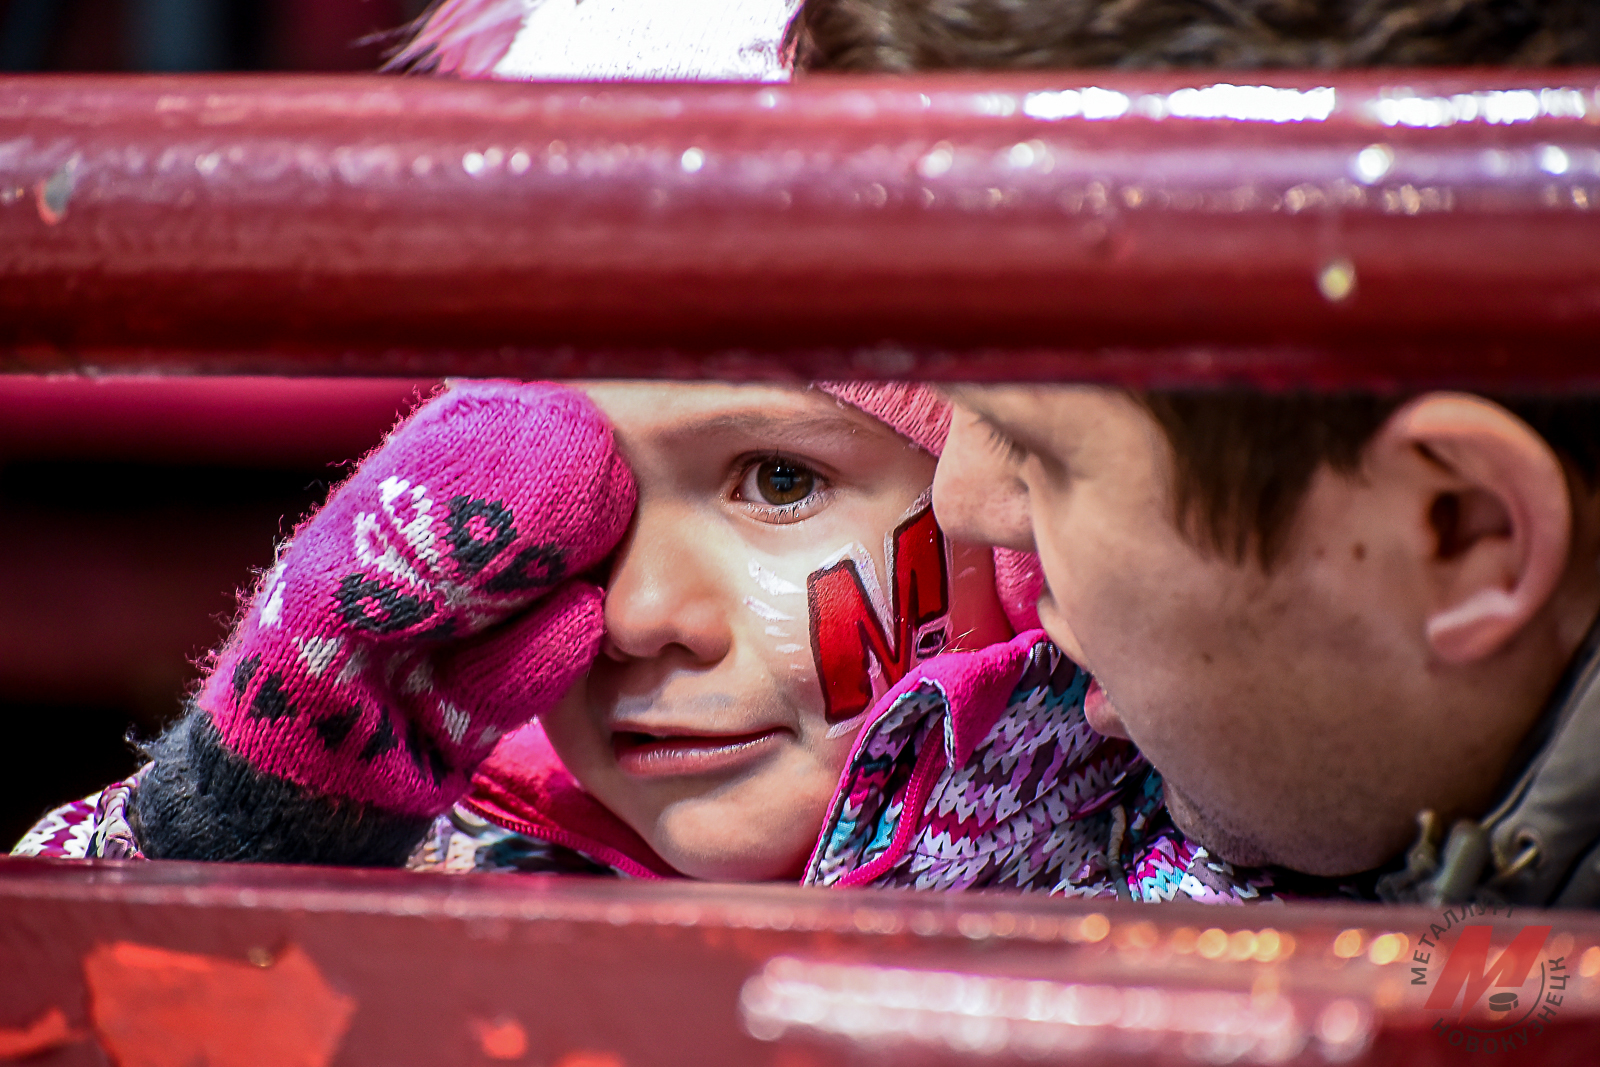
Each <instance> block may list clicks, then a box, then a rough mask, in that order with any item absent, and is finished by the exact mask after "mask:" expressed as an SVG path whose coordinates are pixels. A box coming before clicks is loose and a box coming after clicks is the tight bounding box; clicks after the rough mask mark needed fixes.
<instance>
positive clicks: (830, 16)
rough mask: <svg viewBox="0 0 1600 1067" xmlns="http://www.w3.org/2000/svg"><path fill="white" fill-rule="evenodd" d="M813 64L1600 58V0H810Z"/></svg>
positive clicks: (802, 19)
mask: <svg viewBox="0 0 1600 1067" xmlns="http://www.w3.org/2000/svg"><path fill="white" fill-rule="evenodd" d="M793 31H794V34H795V43H796V45H797V51H796V59H797V65H798V66H799V68H800V69H802V70H838V71H881V72H908V71H916V70H1041V69H1062V68H1070V67H1113V68H1119V69H1125V70H1165V69H1173V68H1182V67H1212V68H1231V69H1249V68H1259V67H1312V68H1324V69H1326V68H1335V67H1370V66H1440V65H1450V66H1470V65H1478V64H1486V63H1487V64H1495V65H1519V66H1548V65H1552V64H1575V63H1597V62H1600V3H1596V2H1595V0H807V2H806V3H805V4H804V6H803V8H802V10H801V12H800V14H799V16H798V18H797V20H796V22H795V25H794V27H793Z"/></svg>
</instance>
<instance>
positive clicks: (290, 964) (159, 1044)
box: [0, 860, 1600, 1067]
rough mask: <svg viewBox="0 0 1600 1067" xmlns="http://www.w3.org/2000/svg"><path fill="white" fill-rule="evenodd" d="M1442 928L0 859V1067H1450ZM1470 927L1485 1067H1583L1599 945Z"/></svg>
mask: <svg viewBox="0 0 1600 1067" xmlns="http://www.w3.org/2000/svg"><path fill="white" fill-rule="evenodd" d="M1446 921H1447V920H1446V919H1445V918H1444V916H1442V915H1441V914H1440V913H1437V912H1433V911H1430V910H1428V909H1422V908H1386V907H1381V906H1355V905H1349V906H1338V905H1304V906H1294V907H1289V908H1281V907H1263V908H1216V907H1205V906H1202V905H1192V904H1191V905H1183V904H1171V905H1163V906H1159V907H1151V906H1148V905H1131V904H1130V905H1119V904H1116V903H1115V902H1109V903H1106V902H1085V901H1063V900H1059V899H1054V900H1052V899H1041V898H1037V897H1021V896H1004V895H1000V896H993V895H965V894H935V893H926V894H924V893H905V892H893V891H872V890H867V891H823V890H803V889H794V888H780V887H772V886H765V887H763V886H714V885H704V884H694V883H687V882H680V883H662V884H654V885H646V884H630V883H627V882H621V881H610V880H596V879H588V878H581V877H562V876H543V875H503V876H495V875H483V876H477V877H472V876H464V877H452V876H430V875H408V874H406V873H404V872H395V871H364V872H358V871H326V870H323V871H318V870H305V869H301V870H295V869H289V868H271V867H232V866H226V865H199V864H183V863H156V864H137V863H136V864H108V863H96V864H92V865H87V864H70V863H59V862H54V863H53V862H50V861H41V860H10V861H0V961H3V962H4V964H5V966H3V967H0V1062H4V1061H6V1060H8V1059H13V1058H14V1059H21V1058H23V1057H24V1055H34V1056H39V1057H40V1058H39V1059H37V1060H29V1062H30V1063H33V1062H37V1063H41V1064H48V1065H50V1067H69V1065H70V1067H77V1065H80V1064H82V1065H89V1064H95V1065H99V1064H104V1063H106V1062H107V1056H108V1055H109V1057H110V1059H111V1061H112V1062H114V1063H116V1064H118V1065H119V1067H158V1065H164V1064H175V1065H176V1064H190V1063H210V1064H250V1065H252V1067H256V1065H259V1067H280V1065H282V1067H288V1065H289V1064H294V1065H296V1067H328V1065H329V1064H397V1065H406V1064H419V1065H420V1064H429V1065H440V1067H447V1065H455V1064H460V1065H467V1064H491V1063H495V1062H518V1063H523V1064H540V1065H549V1067H651V1065H656V1064H688V1063H694V1064H718V1065H720V1064H729V1065H732V1064H739V1065H745V1067H765V1065H771V1067H801V1065H814V1067H822V1065H824V1064H850V1063H889V1064H908V1065H910V1064H916V1065H919V1067H920V1065H923V1064H951V1065H955V1064H976V1063H994V1064H1017V1063H1025V1062H1045V1063H1073V1064H1086V1065H1100V1064H1118V1065H1121V1064H1128V1063H1139V1064H1141V1065H1151V1067H1161V1065H1167V1064H1221V1063H1254V1064H1338V1063H1359V1064H1365V1065H1375V1064H1382V1065H1389V1064H1393V1065H1397V1067H1398V1065H1405V1067H1417V1065H1428V1064H1453V1063H1461V1062H1476V1061H1477V1059H1478V1058H1479V1057H1476V1056H1470V1057H1467V1058H1465V1059H1464V1058H1463V1053H1464V1052H1465V1047H1464V1046H1465V1037H1464V1036H1462V1035H1460V1034H1458V1035H1457V1037H1456V1040H1455V1041H1454V1043H1452V1040H1451V1032H1452V1030H1458V1029H1459V1027H1457V1026H1455V1024H1454V1020H1449V1021H1448V1023H1447V1024H1446V1025H1441V1026H1439V1027H1435V1023H1436V1022H1438V1021H1439V1019H1440V1018H1442V1017H1443V1016H1444V1014H1445V1013H1442V1012H1440V1011H1437V1010H1435V1011H1429V1010H1427V1009H1425V1008H1424V1007H1423V1005H1422V1002H1423V1000H1424V999H1425V996H1424V994H1425V992H1426V991H1425V990H1424V991H1421V992H1419V991H1417V990H1415V989H1413V988H1412V987H1411V980H1412V978H1413V974H1414V972H1413V971H1412V968H1413V967H1415V966H1417V964H1416V962H1415V960H1414V954H1422V955H1427V953H1428V948H1427V947H1426V946H1427V945H1431V944H1434V941H1433V940H1432V939H1431V938H1430V936H1429V935H1430V931H1431V930H1432V928H1433V926H1434V924H1443V923H1445V922H1446ZM1449 921H1450V922H1451V924H1452V925H1458V924H1459V922H1460V921H1461V916H1458V915H1454V914H1453V915H1452V916H1451V918H1450V920H1449ZM1470 921H1471V922H1472V923H1474V924H1480V925H1490V926H1493V927H1494V929H1495V935H1494V936H1495V943H1496V944H1497V945H1503V944H1504V943H1505V942H1506V941H1507V940H1509V939H1510V938H1511V937H1512V936H1513V935H1514V933H1515V932H1516V930H1517V929H1519V928H1520V927H1521V926H1522V925H1524V924H1525V923H1531V922H1548V923H1552V924H1554V928H1553V930H1552V931H1551V933H1550V935H1549V939H1548V942H1547V944H1548V949H1547V952H1546V953H1545V955H1546V956H1549V957H1551V958H1555V957H1561V963H1560V965H1559V969H1560V970H1561V971H1564V972H1566V974H1565V975H1564V976H1562V977H1561V979H1560V982H1559V987H1560V992H1559V993H1557V992H1555V991H1554V990H1555V989H1556V983H1555V982H1554V981H1553V980H1552V981H1551V982H1547V983H1546V986H1548V988H1550V989H1551V990H1552V992H1551V993H1550V996H1553V997H1558V998H1559V999H1558V1000H1557V1001H1551V1002H1549V1003H1550V1004H1551V1007H1550V1008H1549V1009H1548V1010H1547V1011H1546V1015H1547V1016H1548V1018H1547V1019H1546V1021H1545V1022H1544V1023H1542V1024H1540V1025H1539V1026H1537V1027H1534V1026H1532V1025H1529V1026H1528V1027H1526V1028H1525V1030H1526V1033H1524V1034H1523V1036H1522V1039H1521V1040H1520V1041H1519V1040H1518V1039H1517V1038H1516V1037H1515V1036H1513V1037H1511V1038H1510V1039H1509V1041H1508V1042H1507V1043H1506V1044H1505V1047H1503V1048H1502V1047H1501V1039H1500V1038H1499V1037H1496V1040H1495V1053H1496V1054H1495V1055H1494V1056H1493V1058H1492V1059H1491V1060H1489V1062H1496V1063H1511V1064H1540V1065H1545V1064H1589V1063H1592V1062H1593V1054H1594V1050H1595V1048H1596V1047H1597V1040H1600V978H1597V977H1596V972H1600V919H1597V918H1595V917H1594V916H1593V915H1590V914H1586V913H1581V912H1561V913H1536V912H1528V913H1518V914H1516V915H1514V916H1511V917H1510V918H1509V919H1508V918H1507V917H1506V916H1505V915H1503V914H1502V915H1498V916H1495V915H1487V914H1485V915H1483V916H1471V917H1470ZM1434 936H1435V937H1437V936H1438V935H1434ZM1424 939H1428V940H1426V942H1425V940H1424ZM1541 965H1542V966H1544V965H1546V964H1544V963H1542V964H1541ZM1549 966H1550V967H1552V968H1554V967H1555V966H1556V965H1554V964H1550V965H1549ZM1423 969H1424V970H1425V971H1426V970H1428V968H1426V967H1425V968H1423ZM1437 970H1438V968H1437V965H1434V966H1433V968H1432V971H1433V972H1434V975H1433V979H1434V980H1436V972H1437ZM1524 999H1526V998H1524ZM1537 1007H1538V1006H1537V1005H1532V1004H1524V1005H1523V1006H1522V1008H1521V1009H1519V1011H1518V1014H1521V1013H1522V1012H1523V1011H1527V1012H1529V1013H1531V1012H1533V1011H1534V1010H1536V1009H1537ZM1535 1031H1537V1032H1535ZM1473 1036H1474V1041H1475V1042H1481V1040H1482V1037H1481V1035H1477V1034H1474V1035H1473Z"/></svg>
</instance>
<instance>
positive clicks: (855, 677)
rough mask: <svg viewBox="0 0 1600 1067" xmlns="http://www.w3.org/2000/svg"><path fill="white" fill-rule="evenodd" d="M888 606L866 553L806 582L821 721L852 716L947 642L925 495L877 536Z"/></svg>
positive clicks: (940, 564)
mask: <svg viewBox="0 0 1600 1067" xmlns="http://www.w3.org/2000/svg"><path fill="white" fill-rule="evenodd" d="M884 555H885V562H886V566H887V568H888V571H889V574H890V576H891V581H890V587H889V592H890V597H891V599H890V601H889V603H887V604H886V603H884V598H883V592H882V590H881V589H880V587H879V585H878V581H877V575H876V574H874V573H873V567H872V559H871V557H870V556H868V555H867V554H866V552H864V551H861V550H859V547H857V550H856V551H854V552H851V551H850V550H846V551H845V552H844V553H841V556H842V557H843V558H840V559H839V560H838V561H837V562H834V563H829V564H824V566H823V567H822V568H821V569H820V570H817V571H813V572H812V574H811V576H810V577H809V578H807V580H806V593H807V599H808V603H809V607H810V611H811V650H812V653H813V654H814V655H815V656H816V661H817V680H818V681H819V682H820V683H821V684H822V699H823V702H824V707H825V709H826V711H827V716H828V721H829V722H830V723H838V722H840V721H842V720H847V719H850V718H853V717H854V716H857V715H859V714H861V713H862V712H864V711H866V710H867V709H868V708H869V707H871V706H872V702H873V700H874V699H876V698H877V697H878V696H880V695H881V694H882V693H884V692H886V691H887V690H888V689H889V687H890V686H892V685H894V683H895V682H898V681H899V680H900V679H901V678H902V677H904V675H905V673H906V672H907V671H909V670H910V669H911V667H912V665H913V664H915V663H917V662H919V661H921V660H924V659H927V658H928V657H929V656H932V655H935V654H936V653H938V652H939V651H940V650H942V649H943V648H944V647H945V646H946V645H947V644H949V641H950V625H949V622H950V560H949V551H948V548H947V547H946V544H945V539H944V532H943V531H942V530H940V529H939V524H938V523H937V522H935V521H934V518H933V508H932V506H931V504H930V503H929V502H928V498H927V497H926V496H924V497H923V499H921V500H919V501H918V502H917V504H916V505H915V506H913V508H912V510H911V512H910V513H909V514H908V516H907V517H906V518H905V519H904V520H902V521H901V523H900V525H899V526H897V527H896V528H895V530H894V532H893V533H892V534H890V535H889V536H888V537H886V538H884Z"/></svg>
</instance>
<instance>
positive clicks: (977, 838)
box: [806, 642, 1335, 903]
mask: <svg viewBox="0 0 1600 1067" xmlns="http://www.w3.org/2000/svg"><path fill="white" fill-rule="evenodd" d="M1088 683H1089V678H1088V676H1087V675H1086V674H1084V673H1083V672H1082V671H1080V670H1079V669H1078V667H1077V666H1076V665H1075V664H1073V663H1072V662H1071V661H1070V660H1068V659H1067V658H1066V657H1065V656H1063V655H1061V653H1060V652H1059V651H1057V650H1056V649H1055V647H1054V646H1052V645H1050V644H1048V643H1045V642H1041V643H1039V644H1037V645H1035V646H1034V648H1033V650H1032V652H1031V654H1030V660H1029V663H1028V666H1027V668H1026V669H1025V670H1024V672H1023V675H1022V678H1021V680H1020V681H1019V682H1018V684H1017V687H1016V689H1015V690H1014V691H1013V693H1012V695H1011V698H1010V700H1009V701H1008V703H1007V706H1006V709H1005V711H1004V712H1003V713H1002V714H1001V716H1000V717H999V719H998V720H997V721H996V722H995V724H994V726H993V727H992V728H991V729H990V731H989V733H988V735H987V736H986V737H985V738H984V740H983V741H982V743H981V744H979V746H978V747H977V749H976V750H975V751H974V752H973V754H972V757H971V758H970V759H968V760H967V761H966V763H965V764H964V765H963V766H961V767H951V766H948V765H947V764H948V761H947V760H946V759H945V754H944V752H943V751H942V750H943V749H944V748H945V747H946V746H945V745H944V744H943V743H942V742H943V739H944V735H945V733H946V723H947V722H948V715H949V708H948V706H947V704H946V701H945V697H944V694H943V692H942V691H941V690H940V689H939V688H938V687H936V686H934V685H930V684H925V685H922V686H920V687H918V688H916V689H914V690H912V691H910V692H908V693H906V694H905V695H904V696H902V697H901V698H900V700H899V701H898V702H897V703H896V704H895V706H894V707H893V708H892V709H890V710H889V711H888V712H887V713H885V714H884V715H883V716H882V717H881V718H879V719H878V721H877V722H876V723H875V724H874V725H873V726H872V727H869V729H870V730H872V733H871V735H870V736H868V737H867V738H864V739H863V741H862V744H861V745H860V746H859V747H858V756H857V759H856V762H855V764H854V765H853V766H852V767H851V768H850V769H849V770H848V771H847V772H846V774H845V781H844V788H845V789H846V790H847V791H848V792H847V796H846V798H845V799H844V802H843V803H842V804H840V805H839V806H838V810H837V813H836V815H835V818H834V820H833V823H832V825H830V826H829V827H827V828H826V829H825V830H824V832H823V844H822V847H821V848H820V849H819V850H818V854H817V857H816V858H815V859H814V860H813V862H812V866H811V870H810V871H809V872H808V874H807V878H806V882H807V883H808V884H811V885H836V884H840V883H844V882H848V883H849V884H864V885H873V886H882V887H901V888H913V889H933V890H946V891H960V890H972V889H1003V890H1011V891H1021V892H1025V893H1050V894H1056V895H1063V896H1082V897H1117V896H1123V897H1125V898H1129V899H1133V900H1139V901H1148V902H1152V903H1154V902H1159V901H1166V900H1172V899H1175V898H1177V897H1179V896H1183V897H1187V898H1190V899H1194V900H1199V901H1204V902H1207V903H1250V902H1256V901H1262V900H1270V899H1276V894H1275V893H1274V877H1273V874H1272V872H1269V871H1262V870H1240V869H1235V868H1234V867H1233V866H1232V865H1230V864H1227V863H1225V862H1222V861H1221V860H1218V859H1216V858H1214V857H1212V856H1210V855H1209V854H1207V852H1206V851H1205V849H1204V848H1201V847H1200V846H1197V845H1195V844H1193V843H1192V842H1190V841H1188V840H1187V839H1186V838H1184V836H1183V834H1182V833H1181V832H1180V831H1179V830H1178V829H1177V828H1176V827H1175V826H1173V824H1172V820H1171V819H1170V818H1169V817H1168V816H1167V813H1166V808H1165V806H1164V805H1163V803H1162V787H1161V778H1160V776H1159V775H1158V774H1156V773H1155V771H1154V770H1153V769H1151V768H1150V767H1149V765H1148V764H1146V763H1145V761H1144V759H1143V758H1142V757H1141V756H1139V755H1138V753H1137V752H1136V751H1135V750H1134V749H1133V748H1132V746H1130V745H1128V744H1126V743H1125V742H1121V741H1111V740H1108V739H1107V738H1104V737H1102V736H1100V735H1098V734H1096V733H1095V732H1094V731H1093V730H1092V729H1090V727H1089V724H1088V722H1087V720H1085V719H1084V716H1083V697H1084V693H1085V691H1086V689H1087V687H1088ZM930 742H932V744H933V746H934V747H933V748H931V749H930V747H929V746H930ZM933 764H945V765H943V766H942V767H941V769H940V770H939V773H938V778H937V781H936V782H935V783H934V785H933V787H932V789H931V790H930V791H929V793H928V795H927V799H926V800H925V801H924V802H923V803H922V805H921V818H920V820H919V825H918V826H917V827H916V828H915V837H914V840H913V841H912V843H911V844H910V847H909V848H907V849H905V851H904V852H903V853H902V854H901V855H900V856H899V858H898V859H896V860H894V861H893V862H892V863H891V864H890V865H889V866H888V868H887V869H886V870H884V871H883V872H882V873H879V874H877V875H876V877H873V878H871V879H870V880H866V881H858V880H854V879H850V878H849V877H848V876H849V875H851V874H852V873H853V872H858V871H861V870H863V869H866V868H867V867H868V865H869V864H872V863H873V862H874V861H876V860H879V859H881V858H882V857H884V856H885V855H888V854H889V853H890V851H891V847H892V844H893V842H895V840H896V839H897V838H899V837H900V836H902V835H901V830H902V828H901V825H900V824H901V821H902V820H903V819H904V817H905V811H906V807H907V801H908V799H911V797H910V794H911V792H912V790H911V784H912V783H913V781H914V780H915V779H916V778H917V770H918V768H919V767H926V766H930V765H933ZM1119 812H1120V815H1119V814H1118V813H1119ZM1119 822H1120V823H1121V825H1122V827H1123V828H1122V830H1121V832H1120V833H1118V832H1117V831H1116V827H1117V824H1118V823H1119ZM1117 837H1120V838H1121V840H1120V841H1117V840H1116V838H1117ZM1334 888H1335V887H1332V886H1330V887H1329V891H1330V892H1332V891H1334Z"/></svg>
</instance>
